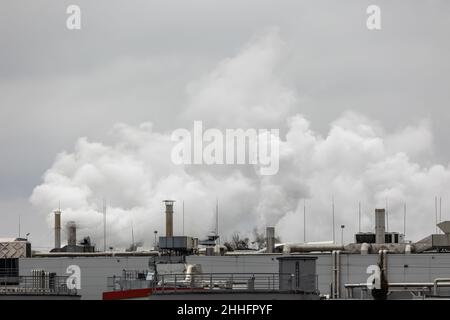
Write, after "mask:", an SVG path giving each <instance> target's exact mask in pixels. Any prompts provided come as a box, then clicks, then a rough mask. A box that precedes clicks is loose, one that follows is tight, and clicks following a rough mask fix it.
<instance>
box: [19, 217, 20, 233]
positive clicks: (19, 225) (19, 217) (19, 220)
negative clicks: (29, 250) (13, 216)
mask: <svg viewBox="0 0 450 320" xmlns="http://www.w3.org/2000/svg"><path fill="white" fill-rule="evenodd" d="M19 238H20V214H19Z"/></svg>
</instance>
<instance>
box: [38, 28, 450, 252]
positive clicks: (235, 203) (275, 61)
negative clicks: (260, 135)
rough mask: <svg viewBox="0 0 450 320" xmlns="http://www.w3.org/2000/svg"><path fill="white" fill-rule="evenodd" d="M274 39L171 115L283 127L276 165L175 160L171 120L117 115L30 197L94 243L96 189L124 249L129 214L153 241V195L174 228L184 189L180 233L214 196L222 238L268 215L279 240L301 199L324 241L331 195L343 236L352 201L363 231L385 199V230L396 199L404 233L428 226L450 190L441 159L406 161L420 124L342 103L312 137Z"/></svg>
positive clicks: (157, 219) (157, 210)
mask: <svg viewBox="0 0 450 320" xmlns="http://www.w3.org/2000/svg"><path fill="white" fill-rule="evenodd" d="M284 46H285V45H284V44H283V42H282V40H281V39H280V37H279V35H278V32H277V31H276V30H275V31H271V32H269V33H267V34H266V35H264V36H261V37H259V38H255V39H254V40H252V41H251V42H250V44H249V45H247V46H246V47H245V48H244V49H243V50H242V51H241V52H240V53H238V54H237V55H236V56H235V57H233V58H230V59H226V60H224V61H222V62H220V63H219V64H218V66H217V68H216V69H215V70H213V71H212V72H211V73H210V74H208V75H206V76H205V77H204V78H202V79H200V80H199V81H197V82H193V83H191V84H190V85H189V86H188V90H187V93H188V97H189V100H188V103H187V105H186V111H185V112H184V113H183V114H182V115H180V116H179V120H180V121H185V123H186V127H190V126H192V123H193V121H194V120H203V121H204V122H205V123H206V124H207V125H208V126H209V127H218V128H238V127H246V128H248V127H252V128H256V129H258V128H267V129H270V128H281V129H282V132H283V134H282V136H281V144H280V170H279V173H278V174H277V175H274V176H257V175H256V174H255V173H254V171H252V170H249V168H248V167H246V166H226V167H224V168H217V167H210V166H207V165H204V166H194V167H190V166H176V165H174V164H172V162H171V160H170V159H171V158H170V153H171V148H172V146H173V142H171V141H170V133H171V132H170V130H168V131H167V132H155V131H154V130H153V128H152V124H151V123H144V124H142V125H140V126H137V127H134V126H129V125H126V124H117V125H116V126H115V127H114V129H113V130H112V133H111V135H112V137H113V139H112V141H114V142H113V143H110V144H106V143H101V142H92V141H89V140H88V139H87V138H80V139H79V140H78V141H77V142H76V145H75V149H74V150H73V151H72V152H63V153H61V154H59V155H58V156H57V158H56V160H55V162H54V164H53V165H52V167H51V168H50V169H49V170H48V171H47V172H46V173H45V175H44V181H43V183H42V184H41V185H39V186H37V187H36V188H35V189H34V191H33V194H32V196H31V202H32V204H33V205H34V206H35V207H36V208H37V209H38V211H39V212H41V213H43V214H46V215H47V218H48V221H49V224H50V225H51V224H52V219H51V217H52V215H51V211H52V210H53V209H54V208H56V207H57V206H58V202H59V201H60V202H61V204H62V208H61V209H62V211H63V216H62V218H63V221H69V220H74V221H76V222H77V224H78V225H79V228H80V229H79V234H80V235H90V236H91V237H92V238H93V239H94V242H96V243H97V245H98V246H100V247H101V245H102V239H103V227H102V221H103V220H102V219H103V218H102V213H101V212H102V199H103V198H106V200H107V204H108V215H107V216H108V218H107V220H108V240H109V245H111V246H114V247H122V248H124V247H126V246H128V245H129V244H130V242H131V224H133V226H134V233H135V239H136V240H137V241H143V242H144V244H145V246H146V247H150V246H152V244H153V230H159V232H160V234H162V233H163V232H164V229H163V221H164V207H163V204H162V202H161V201H162V200H164V199H168V198H172V199H174V200H177V201H178V202H177V203H176V206H175V219H174V220H175V233H176V234H181V229H182V227H181V221H182V219H181V201H182V200H184V201H185V204H186V225H185V230H186V234H189V235H193V236H198V237H203V236H204V235H205V234H206V233H208V232H209V231H211V230H212V229H213V228H214V207H215V198H216V196H217V197H218V198H219V201H220V212H221V221H220V231H221V234H222V236H227V237H228V238H229V237H230V235H231V234H232V233H234V232H242V233H248V234H249V233H251V232H252V230H253V228H254V227H258V228H260V230H261V229H262V228H263V227H264V226H266V225H275V226H276V228H277V229H276V232H277V234H278V235H280V236H281V238H282V240H284V241H301V240H303V233H302V232H303V199H306V200H307V207H308V209H307V214H308V216H307V230H308V231H307V232H308V234H307V240H309V241H319V240H330V239H331V234H332V232H331V199H332V197H334V199H335V202H336V225H337V226H338V225H341V224H344V225H346V239H347V241H348V240H350V237H351V235H352V234H353V233H354V232H356V231H357V227H358V201H361V202H362V204H363V228H364V230H366V231H372V230H373V224H372V222H373V220H374V219H373V211H374V208H375V207H384V206H385V202H386V199H387V200H388V201H389V212H390V214H389V226H390V230H391V231H394V229H395V230H396V231H402V230H403V225H402V223H403V203H404V202H406V203H407V204H408V221H410V223H409V225H408V238H411V239H414V240H418V238H420V237H422V236H426V235H428V234H429V233H431V232H433V231H434V196H435V195H438V196H439V195H443V194H442V193H443V192H445V191H446V190H448V189H449V187H450V170H449V167H448V166H442V165H438V164H436V165H431V166H428V167H423V166H421V165H420V164H419V163H418V162H415V159H421V158H424V159H426V158H427V156H429V155H430V153H431V152H432V142H433V141H432V140H433V136H432V132H431V130H430V126H429V123H428V122H427V121H424V122H421V123H419V124H417V125H411V126H408V127H407V128H405V129H404V130H401V131H399V132H395V133H391V134H389V133H386V132H384V130H383V128H381V127H380V126H378V125H377V124H376V123H374V122H372V121H369V120H368V119H366V118H365V117H364V116H362V115H359V114H356V113H354V112H347V113H345V114H343V115H342V116H341V117H340V118H339V119H337V120H336V121H334V122H333V123H332V124H331V127H330V130H329V132H328V134H327V135H326V136H324V137H322V136H321V135H319V134H318V133H316V132H314V131H312V130H311V128H310V124H309V122H308V120H307V119H305V117H304V116H302V115H301V114H296V113H293V111H292V110H294V109H295V107H297V109H298V107H300V106H299V99H298V95H297V93H296V92H295V91H294V90H292V89H290V88H289V87H287V86H286V85H284V84H283V83H282V81H281V80H280V76H279V74H278V70H279V65H280V63H281V62H282V60H283V59H281V58H282V57H283V55H284ZM172 129H175V128H172ZM172 129H171V130H172ZM413 159H414V160H413ZM444 217H445V216H444ZM336 231H338V228H336Z"/></svg>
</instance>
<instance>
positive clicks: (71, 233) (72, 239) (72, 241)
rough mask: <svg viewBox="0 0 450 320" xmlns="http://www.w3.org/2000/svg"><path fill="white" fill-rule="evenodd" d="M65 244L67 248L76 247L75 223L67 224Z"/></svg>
mask: <svg viewBox="0 0 450 320" xmlns="http://www.w3.org/2000/svg"><path fill="white" fill-rule="evenodd" d="M67 244H68V245H69V246H76V245H77V225H76V223H75V221H69V222H67Z"/></svg>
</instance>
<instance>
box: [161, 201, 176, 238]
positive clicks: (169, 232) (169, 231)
mask: <svg viewBox="0 0 450 320" xmlns="http://www.w3.org/2000/svg"><path fill="white" fill-rule="evenodd" d="M163 202H164V204H165V205H166V237H173V203H174V202H175V200H164V201H163Z"/></svg>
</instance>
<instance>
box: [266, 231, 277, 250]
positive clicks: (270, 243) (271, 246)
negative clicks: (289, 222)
mask: <svg viewBox="0 0 450 320" xmlns="http://www.w3.org/2000/svg"><path fill="white" fill-rule="evenodd" d="M274 252H275V227H267V228H266V253H274Z"/></svg>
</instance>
